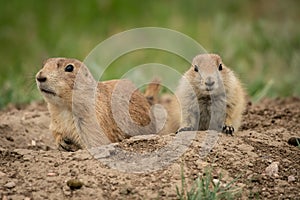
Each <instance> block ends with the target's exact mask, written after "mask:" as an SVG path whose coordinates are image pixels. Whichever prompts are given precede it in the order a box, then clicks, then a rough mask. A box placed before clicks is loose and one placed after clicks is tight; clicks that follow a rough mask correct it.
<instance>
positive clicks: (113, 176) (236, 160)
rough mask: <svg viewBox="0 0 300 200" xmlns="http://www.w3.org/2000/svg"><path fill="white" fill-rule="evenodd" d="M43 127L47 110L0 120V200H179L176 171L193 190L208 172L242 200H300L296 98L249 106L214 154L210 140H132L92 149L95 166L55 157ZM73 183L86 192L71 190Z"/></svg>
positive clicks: (12, 112) (80, 154)
mask: <svg viewBox="0 0 300 200" xmlns="http://www.w3.org/2000/svg"><path fill="white" fill-rule="evenodd" d="M48 126H49V113H48V112H47V109H46V106H45V105H44V104H39V103H32V104H30V105H27V106H25V107H23V108H16V107H10V108H7V109H6V110H4V111H1V112H0V158H1V159H0V199H27V200H29V199H177V195H176V186H179V188H180V187H181V171H182V170H183V173H184V176H185V177H186V182H187V187H190V185H191V183H192V182H193V180H194V179H196V178H197V177H198V176H202V175H203V173H204V172H205V167H206V166H208V167H210V168H212V173H213V176H214V177H215V178H216V179H220V177H219V176H218V175H219V174H220V173H221V174H222V175H223V178H222V179H221V180H220V181H221V183H225V184H226V183H229V182H230V181H231V180H233V179H234V178H237V177H238V179H237V180H236V181H235V182H234V186H235V187H237V188H239V189H240V196H239V197H238V198H240V199H258V198H259V199H300V149H299V148H298V147H295V146H292V145H289V144H288V142H287V141H288V140H289V138H291V137H293V136H296V137H300V99H299V98H296V97H290V98H286V99H273V100H270V99H265V100H263V101H261V102H259V103H257V104H255V105H254V104H251V103H249V105H248V108H247V111H246V113H245V116H244V122H243V125H242V127H241V130H240V131H239V132H237V133H236V134H235V135H234V136H228V135H224V134H219V135H214V138H215V139H216V140H215V141H216V144H215V145H214V147H213V148H212V149H209V148H208V149H207V148H205V147H204V146H203V144H204V143H209V142H210V140H209V139H208V138H210V137H209V133H208V132H197V133H196V135H193V134H192V133H189V132H185V133H183V134H181V135H180V136H178V135H175V134H171V135H168V136H142V137H134V138H131V139H128V140H125V141H123V142H121V143H119V144H113V145H109V147H108V148H106V149H105V148H103V149H101V148H100V149H96V151H98V154H97V155H98V157H97V159H95V158H94V157H93V156H91V155H90V153H89V152H88V151H87V150H80V151H77V152H60V151H58V150H57V149H56V147H55V145H54V141H53V138H52V135H51V133H50V132H49V130H48ZM184 134H185V135H184ZM216 136H217V137H216ZM180 142H181V143H180ZM179 143H180V144H179ZM170 144H178V145H179V146H176V145H175V146H172V145H170ZM120 150H123V152H125V153H123V154H119V153H118V152H119V151H120ZM181 150H182V154H181V153H180V151H181ZM99 152H100V153H99ZM166 152H167V153H166ZM170 152H173V153H174V152H175V153H178V156H173V157H172V155H173V154H171V153H170ZM205 152H206V153H208V154H207V155H206V154H204V153H205ZM134 153H136V154H137V155H138V157H139V158H140V159H138V160H137V159H136V156H135V154H134ZM168 153H169V154H168ZM144 155H145V156H144ZM149 155H154V156H152V157H154V158H155V159H157V160H155V159H152V157H151V156H150V157H149ZM205 155H206V156H205ZM164 156H166V157H167V158H169V160H168V159H167V160H166V159H165V160H159V158H161V157H164ZM155 161H157V162H155ZM270 164H272V166H275V169H274V171H273V172H272V171H269V170H268V169H267V170H266V168H267V167H268V166H269V165H270ZM276 164H277V166H278V172H276ZM73 179H76V180H79V181H80V183H82V184H83V186H82V187H81V188H80V189H76V190H74V189H70V186H72V183H70V180H73ZM68 181H69V182H68ZM80 183H79V185H80ZM74 184H76V183H73V187H76V185H75V186H74Z"/></svg>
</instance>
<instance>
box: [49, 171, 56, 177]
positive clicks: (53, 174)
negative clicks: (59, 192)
mask: <svg viewBox="0 0 300 200" xmlns="http://www.w3.org/2000/svg"><path fill="white" fill-rule="evenodd" d="M47 176H50V177H53V176H56V173H54V172H49V173H48V174H47Z"/></svg>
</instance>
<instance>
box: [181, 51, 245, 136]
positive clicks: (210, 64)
mask: <svg viewBox="0 0 300 200" xmlns="http://www.w3.org/2000/svg"><path fill="white" fill-rule="evenodd" d="M220 64H222V70H221V71H219V70H218V68H219V65H220ZM195 65H197V67H198V72H196V71H195ZM212 82H214V83H213V86H212V87H208V85H209V83H212ZM208 88H209V89H208ZM208 90H211V91H208ZM176 95H177V96H178V98H179V101H180V104H181V107H182V119H181V123H180V129H179V131H184V130H195V129H196V130H207V129H210V128H211V129H217V130H223V132H225V133H229V134H232V133H233V131H234V130H235V131H237V130H238V128H239V127H240V124H241V118H242V113H243V111H244V109H245V92H244V89H243V87H242V85H241V83H240V81H239V80H238V78H237V77H236V75H235V74H234V73H233V71H232V70H230V69H229V68H228V67H226V66H225V65H224V64H223V63H222V60H221V58H220V56H218V55H216V54H200V55H198V56H196V57H195V58H194V59H193V62H192V66H191V68H190V69H189V70H188V71H187V72H186V73H185V74H184V76H183V78H182V79H181V80H180V83H179V86H178V88H177V91H176ZM212 116H213V118H212V120H211V117H212Z"/></svg>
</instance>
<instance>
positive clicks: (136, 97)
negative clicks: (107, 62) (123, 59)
mask: <svg viewBox="0 0 300 200" xmlns="http://www.w3.org/2000/svg"><path fill="white" fill-rule="evenodd" d="M69 64H72V65H73V66H74V71H72V72H66V71H65V67H66V66H67V65H69ZM36 78H37V85H38V88H39V89H40V91H41V93H42V94H43V97H44V99H45V100H46V102H47V103H48V109H49V112H50V115H51V124H50V130H51V131H52V133H53V136H54V137H55V139H56V142H57V144H58V146H59V148H60V149H63V150H68V151H75V150H77V149H79V148H84V147H87V146H85V145H87V144H86V143H89V144H90V145H92V146H93V145H94V146H95V145H101V144H107V143H110V142H117V141H121V140H122V139H124V138H128V137H130V136H132V135H138V134H149V133H156V132H155V130H156V129H155V124H153V123H152V122H151V117H152V116H151V113H150V105H149V103H148V102H147V99H146V98H145V97H144V96H143V94H141V93H140V92H139V91H138V90H137V89H136V88H135V86H134V85H133V84H132V83H131V82H130V81H128V80H112V81H104V82H97V81H96V80H94V78H93V77H92V75H91V74H90V72H89V70H88V68H87V67H86V66H85V65H84V64H83V63H82V62H80V61H78V60H76V59H68V58H50V59H48V60H47V61H46V62H45V63H44V66H43V68H42V69H41V70H40V71H39V72H38V73H37V75H36ZM41 78H46V81H38V79H41ZM95 88H96V93H94V92H95V91H94V90H95ZM43 90H44V91H43ZM45 90H46V91H50V92H53V93H47V92H45ZM114 92H115V93H116V94H115V93H114ZM132 92H133V93H132ZM127 93H129V94H131V93H132V95H131V96H130V95H129V96H128V97H129V99H130V101H127V103H128V107H129V115H130V117H131V118H130V117H129V118H130V119H126V117H125V116H126V112H128V109H127V108H128V107H126V100H127V99H126V95H127ZM95 94H96V96H95V100H94V95H95ZM112 95H116V96H114V99H116V100H113V98H112ZM73 98H75V99H73ZM112 105H113V106H115V107H114V108H113V106H112ZM113 113H114V114H113ZM94 119H96V120H94ZM115 119H116V120H115ZM130 120H132V122H131V121H130ZM130 123H132V126H137V128H132V126H129V125H128V124H130ZM120 126H121V127H122V128H123V129H122V130H121V129H120ZM126 126H128V127H126ZM124 127H125V128H124ZM145 127H146V128H145ZM101 134H104V137H102V136H101Z"/></svg>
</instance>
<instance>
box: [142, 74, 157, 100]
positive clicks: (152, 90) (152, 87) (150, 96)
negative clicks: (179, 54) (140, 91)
mask: <svg viewBox="0 0 300 200" xmlns="http://www.w3.org/2000/svg"><path fill="white" fill-rule="evenodd" d="M160 82H161V81H160V80H159V79H158V78H154V79H153V80H152V82H151V83H149V84H148V86H147V88H146V90H145V94H144V95H145V97H146V98H147V100H148V102H149V104H150V105H154V104H157V103H158V101H159V97H158V95H159V91H160V89H161V85H160Z"/></svg>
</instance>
